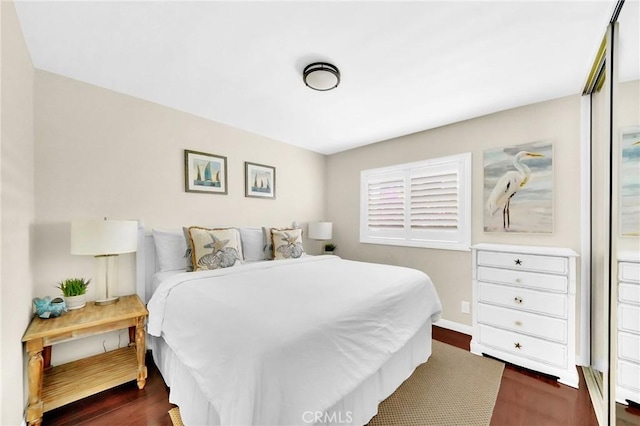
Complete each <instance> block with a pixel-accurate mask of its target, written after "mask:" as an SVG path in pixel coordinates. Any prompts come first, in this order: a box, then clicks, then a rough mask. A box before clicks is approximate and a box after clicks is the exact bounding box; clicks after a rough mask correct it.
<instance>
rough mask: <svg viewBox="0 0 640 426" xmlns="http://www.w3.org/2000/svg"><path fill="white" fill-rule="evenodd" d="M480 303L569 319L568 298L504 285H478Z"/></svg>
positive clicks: (482, 283)
mask: <svg viewBox="0 0 640 426" xmlns="http://www.w3.org/2000/svg"><path fill="white" fill-rule="evenodd" d="M478 301H480V302H485V303H490V304H494V305H500V306H505V307H508V308H513V309H518V310H522V311H529V312H533V313H538V314H544V315H553V316H556V317H560V318H566V317H567V297H566V296H565V295H562V294H554V293H544V292H541V291H535V290H528V289H524V288H517V287H507V286H503V285H496V284H489V283H484V282H481V283H478Z"/></svg>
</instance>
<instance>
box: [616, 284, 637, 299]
mask: <svg viewBox="0 0 640 426" xmlns="http://www.w3.org/2000/svg"><path fill="white" fill-rule="evenodd" d="M618 300H619V301H621V302H628V303H637V304H640V285H637V284H624V283H620V285H619V286H618Z"/></svg>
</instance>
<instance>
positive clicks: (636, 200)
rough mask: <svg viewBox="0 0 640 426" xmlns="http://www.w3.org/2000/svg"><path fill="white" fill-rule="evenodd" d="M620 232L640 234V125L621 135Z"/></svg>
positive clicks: (623, 233)
mask: <svg viewBox="0 0 640 426" xmlns="http://www.w3.org/2000/svg"><path fill="white" fill-rule="evenodd" d="M620 149H621V151H622V152H621V158H620V167H619V172H620V178H619V179H620V234H621V235H622V236H623V237H637V236H640V126H634V127H630V128H626V129H624V130H623V131H622V135H621V146H620Z"/></svg>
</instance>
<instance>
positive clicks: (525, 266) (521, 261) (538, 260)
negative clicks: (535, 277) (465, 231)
mask: <svg viewBox="0 0 640 426" xmlns="http://www.w3.org/2000/svg"><path fill="white" fill-rule="evenodd" d="M477 262H478V265H485V266H497V267H500V268H511V269H521V270H524V271H538V272H550V273H554V274H566V273H567V272H569V266H568V265H569V263H568V260H567V259H566V258H564V257H552V256H538V255H531V254H522V253H500V252H492V251H478V257H477Z"/></svg>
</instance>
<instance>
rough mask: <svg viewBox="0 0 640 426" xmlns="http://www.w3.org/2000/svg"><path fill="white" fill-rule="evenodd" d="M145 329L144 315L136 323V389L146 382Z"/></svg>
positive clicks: (142, 386)
mask: <svg viewBox="0 0 640 426" xmlns="http://www.w3.org/2000/svg"><path fill="white" fill-rule="evenodd" d="M145 352H146V345H145V331H144V317H139V318H138V321H137V323H136V355H137V356H138V389H142V388H144V385H145V383H146V382H147V366H146V365H145V360H144V357H145Z"/></svg>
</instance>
